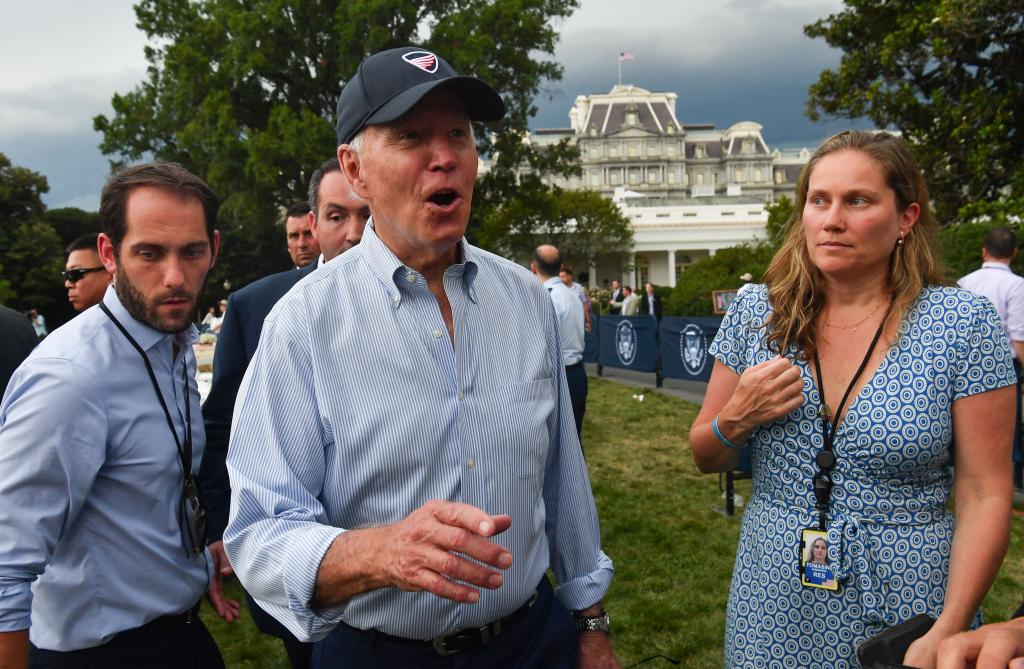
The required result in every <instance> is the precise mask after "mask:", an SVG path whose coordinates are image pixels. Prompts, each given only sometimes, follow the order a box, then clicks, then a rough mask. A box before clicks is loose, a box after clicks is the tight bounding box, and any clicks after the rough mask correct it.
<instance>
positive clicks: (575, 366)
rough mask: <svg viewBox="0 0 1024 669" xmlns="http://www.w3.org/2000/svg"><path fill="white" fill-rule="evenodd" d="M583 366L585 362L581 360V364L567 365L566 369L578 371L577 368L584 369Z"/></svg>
mask: <svg viewBox="0 0 1024 669" xmlns="http://www.w3.org/2000/svg"><path fill="white" fill-rule="evenodd" d="M582 366H583V361H582V360H580V361H579V362H577V363H575V364H572V365H566V366H565V368H566V369H576V368H577V367H582Z"/></svg>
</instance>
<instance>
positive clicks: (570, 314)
mask: <svg viewBox="0 0 1024 669" xmlns="http://www.w3.org/2000/svg"><path fill="white" fill-rule="evenodd" d="M544 287H545V288H547V290H548V293H549V294H550V295H551V302H552V304H554V305H555V317H556V318H557V319H558V336H559V339H560V341H561V342H562V362H563V363H565V366H566V367H568V366H569V365H575V364H576V363H577V362H579V361H580V360H582V359H583V323H584V321H583V303H582V302H581V301H580V298H578V297H577V296H576V294H575V293H573V292H572V290H571V289H570V288H569V287H568V286H566V285H565V284H564V283H562V280H561V279H559V278H558V277H557V276H553V277H551V278H550V279H548V280H547V281H545V282H544Z"/></svg>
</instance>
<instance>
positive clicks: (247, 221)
mask: <svg viewBox="0 0 1024 669" xmlns="http://www.w3.org/2000/svg"><path fill="white" fill-rule="evenodd" d="M575 7H576V0H417V1H414V2H410V1H408V0H374V1H373V2H363V1H354V2H351V1H350V2H345V1H342V0H287V1H285V0H248V1H246V2H242V1H241V0H198V1H189V0H141V1H140V2H139V3H138V4H137V5H136V15H137V17H138V25H139V27H140V28H141V29H142V30H143V31H144V32H145V33H146V35H147V37H148V38H149V39H150V42H151V45H150V46H148V47H147V48H146V58H147V60H148V61H149V63H150V65H149V69H148V76H147V79H146V80H145V81H143V82H142V83H141V84H140V85H139V86H138V87H136V88H135V89H134V90H133V91H131V92H128V93H125V94H119V95H115V96H114V98H113V101H112V105H113V108H114V115H113V116H112V117H109V118H108V117H106V116H102V115H101V116H97V117H96V118H95V120H94V126H95V127H96V129H97V130H99V131H100V132H101V133H102V134H103V142H102V144H101V148H102V150H103V151H104V152H105V153H107V154H111V155H113V156H115V157H116V158H117V160H139V159H141V158H143V157H144V156H154V157H157V158H161V159H168V160H175V161H178V162H180V163H182V164H184V165H185V166H186V167H188V168H190V169H192V170H193V171H195V172H196V173H197V174H199V175H200V176H202V177H203V178H205V179H206V180H207V181H208V182H209V183H210V185H211V186H212V187H213V188H214V190H215V191H217V192H218V193H219V194H220V195H221V197H222V198H223V201H224V204H223V207H222V219H223V220H222V226H221V227H222V230H223V233H224V243H223V254H222V257H221V262H220V263H219V267H218V269H217V270H215V272H214V274H213V276H212V277H211V285H216V284H218V283H219V282H220V281H221V279H222V278H223V279H228V280H230V281H232V283H234V284H235V285H241V284H243V283H245V282H247V281H249V280H251V279H253V278H256V277H257V276H260V275H262V274H266V273H267V272H269V271H273V270H276V269H283V267H284V266H286V261H285V260H284V257H285V256H284V255H283V252H282V251H281V249H282V247H283V243H282V242H281V241H280V239H281V238H282V237H283V231H281V229H280V226H278V225H277V224H278V222H279V219H280V207H282V206H286V205H288V204H290V203H291V202H293V201H295V200H299V199H304V198H305V192H306V185H307V183H308V180H309V176H310V174H311V173H312V171H313V170H314V169H315V168H316V167H317V166H318V165H319V164H320V163H321V162H322V161H323V160H324V159H325V158H326V157H328V156H331V155H333V153H334V151H335V147H336V141H335V136H334V128H333V119H334V115H335V103H336V100H337V96H338V92H339V90H340V87H339V82H343V81H345V80H346V79H347V78H348V77H350V76H351V75H352V73H353V72H355V70H356V67H357V66H358V65H359V63H360V61H361V60H362V59H363V58H364V57H365V56H366V55H368V54H370V53H373V52H376V51H379V50H382V49H386V48H391V47H397V46H403V45H406V44H409V43H420V44H423V45H424V46H425V47H427V48H431V49H434V50H436V51H437V52H438V53H439V54H441V55H443V56H444V57H445V58H446V59H447V60H448V61H449V62H450V63H451V64H452V65H453V67H455V69H456V70H458V71H460V72H462V73H466V74H474V75H477V76H480V77H481V78H483V79H485V80H486V81H488V82H490V83H491V84H492V85H494V87H495V88H496V89H497V90H498V91H499V92H500V93H501V94H502V96H503V98H504V99H505V102H506V105H507V107H508V115H507V116H506V118H505V119H504V120H503V121H501V122H499V123H497V124H494V125H492V126H488V128H487V129H486V131H485V129H484V128H478V132H477V137H478V143H479V147H480V149H481V151H482V153H484V154H486V155H490V156H491V158H492V159H493V166H492V169H491V171H490V172H489V173H488V174H487V175H486V176H484V177H483V178H482V179H481V180H480V183H479V184H478V188H477V192H476V193H475V198H474V205H475V215H474V223H473V225H472V228H471V235H472V234H475V231H476V230H477V228H478V222H479V221H480V220H482V217H483V216H484V215H485V212H486V210H487V209H490V208H494V207H496V206H498V205H499V204H505V203H506V202H508V201H509V200H512V199H516V198H518V199H521V200H529V199H531V198H532V197H533V196H534V195H535V194H536V192H540V193H543V192H545V191H546V190H547V189H546V188H545V187H542V182H540V181H536V182H533V185H534V186H536V189H535V190H530V189H527V190H517V185H516V178H515V177H516V174H517V171H518V170H520V169H521V168H522V167H523V166H529V167H532V168H534V169H536V170H538V171H540V172H545V171H546V172H555V173H565V174H568V173H572V172H573V170H575V169H578V168H577V167H576V166H575V165H574V164H572V161H571V159H572V157H573V155H574V154H573V151H572V150H571V149H570V148H568V146H567V145H566V146H562V147H558V148H556V149H555V150H552V151H547V152H544V153H540V152H537V151H536V150H534V149H533V148H531V147H529V146H526V145H524V144H522V142H521V141H520V140H521V137H522V134H523V133H524V132H526V131H527V128H528V126H527V121H528V119H529V118H530V117H532V116H533V115H534V114H535V113H536V108H535V107H534V105H533V100H534V98H535V97H536V95H537V91H538V90H539V87H540V85H541V83H542V82H545V81H556V80H558V79H559V78H560V77H561V73H562V68H561V66H560V65H559V64H558V63H556V62H554V61H553V60H550V59H548V58H546V56H550V55H551V54H552V53H553V51H554V46H555V42H556V40H557V33H556V31H555V30H554V28H553V27H552V22H553V20H555V19H559V18H563V17H566V16H568V15H569V14H570V13H571V12H572V10H574V9H575Z"/></svg>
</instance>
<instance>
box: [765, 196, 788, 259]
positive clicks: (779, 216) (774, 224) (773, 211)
mask: <svg viewBox="0 0 1024 669" xmlns="http://www.w3.org/2000/svg"><path fill="white" fill-rule="evenodd" d="M764 208H765V211H767V212H768V222H767V223H766V224H765V231H766V232H767V233H768V240H769V242H770V243H771V245H772V246H774V247H775V248H779V247H780V246H782V242H783V240H785V239H786V233H788V232H789V224H790V222H791V219H792V218H793V214H794V207H793V201H792V200H790V199H789V198H788V197H786V196H785V195H782V196H780V197H779V199H778V200H776V201H775V202H771V203H769V204H766V205H765V206H764Z"/></svg>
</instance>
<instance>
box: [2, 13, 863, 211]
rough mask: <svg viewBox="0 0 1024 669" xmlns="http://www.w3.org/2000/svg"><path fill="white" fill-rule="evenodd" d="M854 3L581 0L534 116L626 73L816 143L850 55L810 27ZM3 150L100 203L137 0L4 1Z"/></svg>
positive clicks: (558, 121)
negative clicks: (821, 84) (110, 120)
mask: <svg viewBox="0 0 1024 669" xmlns="http://www.w3.org/2000/svg"><path fill="white" fill-rule="evenodd" d="M841 6H842V2H841V0H759V1H758V2H754V1H752V0H717V1H715V2H708V1H707V0H631V1H626V0H581V7H580V9H579V10H578V11H577V12H576V13H575V14H574V15H573V16H572V17H570V18H569V19H567V20H565V21H564V22H563V23H562V24H561V26H560V31H561V35H562V39H561V42H560V44H559V47H558V49H557V52H556V58H557V59H558V60H559V61H560V62H561V63H562V64H563V66H564V67H565V73H564V78H563V80H562V81H560V82H557V83H555V84H552V85H550V86H549V87H548V89H547V90H546V91H545V92H544V93H542V95H541V96H540V98H539V99H538V100H537V104H538V107H539V108H540V112H539V114H538V116H537V118H536V119H535V122H534V124H533V125H534V127H564V126H566V125H568V112H569V108H570V107H571V106H572V104H573V101H574V100H575V97H576V96H577V95H579V94H584V93H595V92H607V91H608V90H609V89H610V88H611V87H612V86H613V85H614V84H615V81H616V76H617V75H616V65H617V62H618V54H619V52H620V51H632V52H633V53H634V54H635V55H636V60H635V61H633V62H626V63H623V72H622V79H623V83H631V84H635V85H637V86H641V87H643V88H648V89H651V90H667V91H675V92H676V93H678V94H679V100H678V103H677V110H676V112H677V116H678V117H679V119H680V120H681V121H683V122H684V123H714V124H715V125H716V126H718V127H728V126H729V125H731V124H733V123H736V122H737V121H746V120H750V121H756V122H758V123H761V124H762V125H763V126H764V134H765V139H766V140H767V141H768V143H769V144H772V145H780V146H795V145H808V146H811V145H814V144H816V143H818V142H819V141H820V140H821V139H822V138H823V137H824V136H825V135H826V134H828V133H829V132H830V131H832V130H834V129H835V128H838V127H841V126H843V125H844V124H843V123H841V122H840V123H830V124H814V123H811V122H810V121H808V120H807V119H806V118H805V117H804V116H803V105H804V100H805V99H806V96H807V87H808V85H810V84H811V83H812V82H813V81H815V80H816V79H817V76H818V74H819V73H820V72H821V70H822V69H825V68H828V67H834V66H835V65H836V64H837V63H838V60H839V54H838V53H836V52H833V51H831V50H830V49H829V48H828V47H827V46H826V45H825V44H824V43H823V42H821V41H820V40H817V41H812V40H809V39H807V38H806V37H804V35H803V30H802V28H803V26H804V25H805V24H807V23H810V22H812V21H814V20H816V19H818V18H822V17H824V16H827V15H828V14H830V13H833V12H835V11H838V10H839V9H840V7H841ZM0 15H2V16H3V17H4V20H3V21H2V22H0V152H2V153H4V154H6V155H7V157H8V158H10V159H11V161H12V162H13V163H14V164H16V165H21V166H24V167H28V168H30V169H33V170H35V171H37V172H40V173H42V174H44V175H45V176H46V177H47V179H48V180H49V183H50V192H49V194H47V196H46V197H45V200H46V203H47V205H48V206H50V207H62V206H77V207H82V208H83V209H89V210H95V209H96V206H97V204H98V202H99V190H100V188H101V187H102V185H103V180H104V178H105V176H106V174H107V170H108V167H107V159H106V157H105V156H103V155H102V154H101V153H100V151H99V149H98V148H97V145H98V144H99V141H100V136H99V134H98V133H96V132H94V131H93V130H92V117H93V116H95V115H96V114H101V113H105V114H110V113H111V108H110V99H111V96H112V95H113V94H114V93H115V92H122V93H123V92H127V91H129V90H131V89H132V88H133V87H134V86H135V85H136V84H137V83H138V82H140V81H142V79H143V77H144V74H145V66H146V63H145V60H144V58H143V47H144V46H145V38H144V36H143V35H142V34H141V33H140V32H139V31H138V30H137V29H136V27H135V15H134V12H133V11H132V0H103V1H102V2H96V1H85V0H47V1H44V2H29V3H26V2H21V1H19V0H0Z"/></svg>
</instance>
